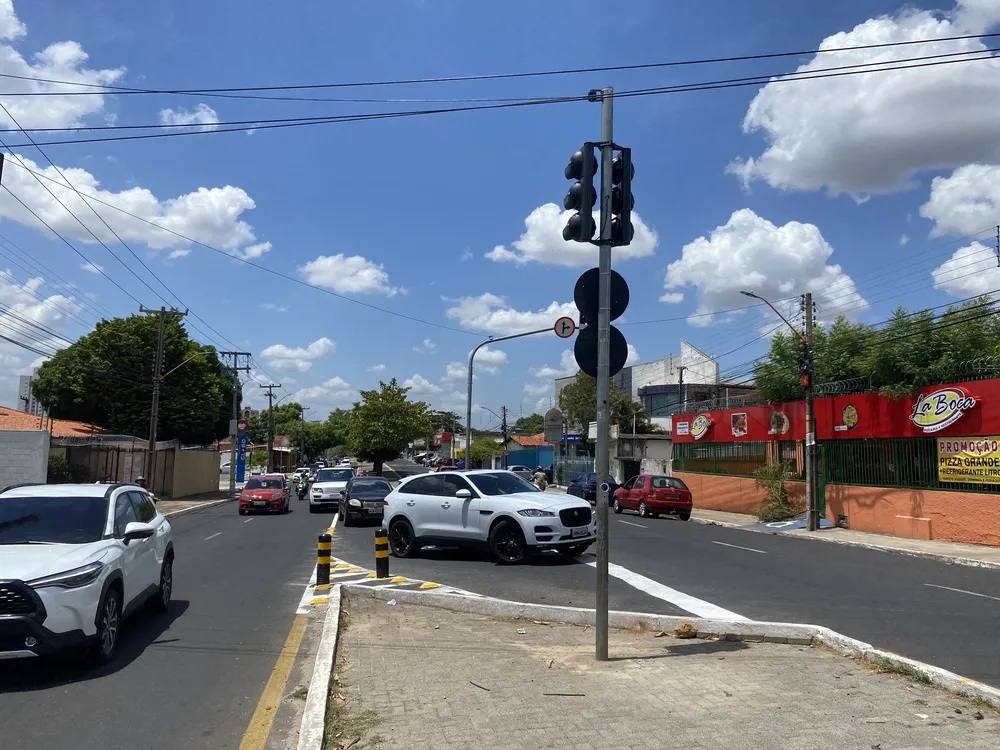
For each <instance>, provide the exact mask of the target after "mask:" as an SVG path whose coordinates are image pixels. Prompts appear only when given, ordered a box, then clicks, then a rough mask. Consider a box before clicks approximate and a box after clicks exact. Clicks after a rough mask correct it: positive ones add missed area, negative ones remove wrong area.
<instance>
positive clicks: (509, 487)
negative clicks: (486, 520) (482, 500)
mask: <svg viewBox="0 0 1000 750" xmlns="http://www.w3.org/2000/svg"><path fill="white" fill-rule="evenodd" d="M468 478H469V480H470V481H471V482H472V483H473V484H474V485H476V489H477V490H479V491H480V492H482V493H483V494H484V495H512V494H514V493H515V492H540V490H539V489H538V488H537V487H536V486H535V485H533V484H532V483H531V482H527V481H525V480H524V479H521V477H519V476H518V475H517V474H514V473H512V472H509V471H495V472H490V473H489V474H469V475H468Z"/></svg>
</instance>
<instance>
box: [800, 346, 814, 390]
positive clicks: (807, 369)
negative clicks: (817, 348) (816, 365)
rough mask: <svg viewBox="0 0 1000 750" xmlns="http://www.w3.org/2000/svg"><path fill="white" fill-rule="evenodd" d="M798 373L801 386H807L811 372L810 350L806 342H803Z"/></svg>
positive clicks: (809, 382)
mask: <svg viewBox="0 0 1000 750" xmlns="http://www.w3.org/2000/svg"><path fill="white" fill-rule="evenodd" d="M799 374H800V375H801V380H800V382H801V383H802V387H803V388H808V387H809V385H810V384H811V382H812V374H813V361H812V350H811V349H810V347H809V345H808V344H803V347H802V356H801V357H800V358H799Z"/></svg>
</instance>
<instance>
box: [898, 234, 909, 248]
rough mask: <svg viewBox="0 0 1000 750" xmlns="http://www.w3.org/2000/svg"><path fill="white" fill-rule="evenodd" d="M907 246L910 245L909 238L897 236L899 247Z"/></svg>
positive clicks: (902, 235)
mask: <svg viewBox="0 0 1000 750" xmlns="http://www.w3.org/2000/svg"><path fill="white" fill-rule="evenodd" d="M909 244H910V238H909V237H908V236H907V235H905V234H901V235H900V236H899V246H900V247H906V246H907V245H909Z"/></svg>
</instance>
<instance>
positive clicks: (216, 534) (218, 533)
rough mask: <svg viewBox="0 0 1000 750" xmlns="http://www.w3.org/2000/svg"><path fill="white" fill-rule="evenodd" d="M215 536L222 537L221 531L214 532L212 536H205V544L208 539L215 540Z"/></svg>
mask: <svg viewBox="0 0 1000 750" xmlns="http://www.w3.org/2000/svg"><path fill="white" fill-rule="evenodd" d="M217 536H222V532H221V531H216V532H215V533H214V534H212V536H206V537H205V541H206V542H207V541H208V540H209V539H215V537H217Z"/></svg>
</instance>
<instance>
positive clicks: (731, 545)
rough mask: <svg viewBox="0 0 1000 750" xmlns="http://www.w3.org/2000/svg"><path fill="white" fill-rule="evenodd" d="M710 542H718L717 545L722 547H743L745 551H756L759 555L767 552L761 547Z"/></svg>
mask: <svg viewBox="0 0 1000 750" xmlns="http://www.w3.org/2000/svg"><path fill="white" fill-rule="evenodd" d="M712 544H718V545H720V546H722V547H732V548H733V549H745V550H746V551H747V552H756V553H757V554H760V555H766V554H767V552H765V551H764V550H762V549H754V548H753V547H741V546H740V545H738V544H726V543H725V542H712Z"/></svg>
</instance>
